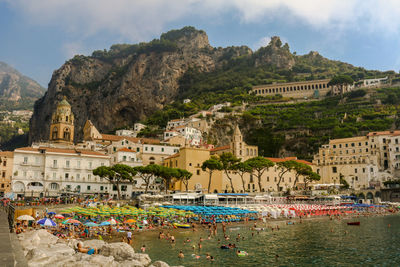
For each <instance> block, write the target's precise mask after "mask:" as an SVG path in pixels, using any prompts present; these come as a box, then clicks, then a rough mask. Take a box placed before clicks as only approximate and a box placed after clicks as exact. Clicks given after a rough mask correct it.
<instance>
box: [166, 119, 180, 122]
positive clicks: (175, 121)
mask: <svg viewBox="0 0 400 267" xmlns="http://www.w3.org/2000/svg"><path fill="white" fill-rule="evenodd" d="M176 121H183V119H174V120H170V121H169V122H176Z"/></svg>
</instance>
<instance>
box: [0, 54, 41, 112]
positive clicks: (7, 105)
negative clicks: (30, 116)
mask: <svg viewBox="0 0 400 267" xmlns="http://www.w3.org/2000/svg"><path fill="white" fill-rule="evenodd" d="M45 91H46V89H45V88H43V87H42V86H40V85H39V84H38V83H37V82H36V81H34V80H32V79H31V78H29V77H27V76H24V75H23V74H21V73H20V72H18V71H17V70H16V69H14V68H13V67H11V66H10V65H8V64H7V63H5V62H1V61H0V110H4V109H7V110H12V109H21V108H26V109H31V108H33V103H34V102H35V101H36V100H37V99H38V98H40V97H41V96H43V94H44V92H45Z"/></svg>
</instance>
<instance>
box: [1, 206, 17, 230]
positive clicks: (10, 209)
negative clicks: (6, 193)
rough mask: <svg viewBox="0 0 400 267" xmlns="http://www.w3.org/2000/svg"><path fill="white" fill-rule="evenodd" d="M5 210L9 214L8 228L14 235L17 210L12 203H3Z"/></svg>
mask: <svg viewBox="0 0 400 267" xmlns="http://www.w3.org/2000/svg"><path fill="white" fill-rule="evenodd" d="M3 209H4V211H5V212H6V213H7V221H8V227H9V228H10V233H13V232H14V214H15V208H14V206H13V205H11V204H10V203H6V204H4V203H3Z"/></svg>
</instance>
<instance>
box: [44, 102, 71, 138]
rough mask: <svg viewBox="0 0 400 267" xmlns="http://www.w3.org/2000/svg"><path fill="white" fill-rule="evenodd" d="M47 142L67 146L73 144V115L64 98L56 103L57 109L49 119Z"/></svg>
mask: <svg viewBox="0 0 400 267" xmlns="http://www.w3.org/2000/svg"><path fill="white" fill-rule="evenodd" d="M49 140H50V141H51V142H59V143H69V144H72V143H73V142H74V114H73V113H72V111H71V105H70V104H69V103H68V102H67V100H66V99H65V97H64V99H63V100H62V101H61V102H60V103H58V105H57V109H56V111H55V112H54V113H53V116H52V118H51V125H50V138H49Z"/></svg>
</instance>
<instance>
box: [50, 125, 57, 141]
mask: <svg viewBox="0 0 400 267" xmlns="http://www.w3.org/2000/svg"><path fill="white" fill-rule="evenodd" d="M57 135H58V131H57V127H54V128H53V132H52V133H51V139H57Z"/></svg>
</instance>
